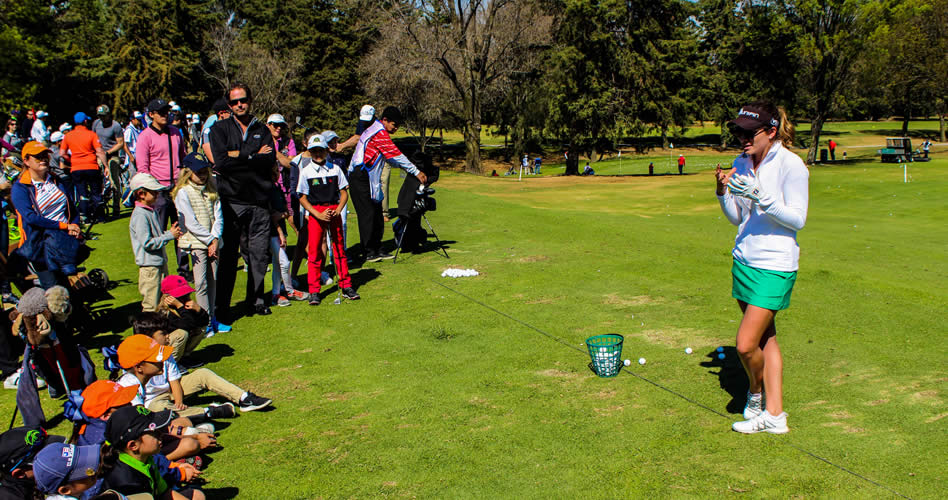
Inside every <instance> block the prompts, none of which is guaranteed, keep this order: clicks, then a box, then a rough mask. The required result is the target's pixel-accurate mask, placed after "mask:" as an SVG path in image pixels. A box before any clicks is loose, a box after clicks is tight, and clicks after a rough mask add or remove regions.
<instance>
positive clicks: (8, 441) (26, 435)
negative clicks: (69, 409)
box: [0, 427, 66, 474]
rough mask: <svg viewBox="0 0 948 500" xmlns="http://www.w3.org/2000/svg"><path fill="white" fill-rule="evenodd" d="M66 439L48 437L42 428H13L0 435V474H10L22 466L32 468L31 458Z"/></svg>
mask: <svg viewBox="0 0 948 500" xmlns="http://www.w3.org/2000/svg"><path fill="white" fill-rule="evenodd" d="M65 441H66V438H64V437H62V436H50V435H48V434H46V431H45V430H43V428H42V427H15V428H13V429H10V430H8V431H7V432H4V433H3V434H0V473H3V474H10V473H12V472H13V470H14V469H21V468H23V466H24V465H29V466H31V467H32V464H33V458H34V457H36V454H37V453H39V452H40V450H42V449H43V448H44V447H45V446H46V445H47V444H50V443H63V442H65Z"/></svg>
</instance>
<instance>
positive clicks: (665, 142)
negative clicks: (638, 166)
mask: <svg viewBox="0 0 948 500" xmlns="http://www.w3.org/2000/svg"><path fill="white" fill-rule="evenodd" d="M662 149H668V127H667V126H666V125H662Z"/></svg>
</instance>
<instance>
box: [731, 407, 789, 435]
mask: <svg viewBox="0 0 948 500" xmlns="http://www.w3.org/2000/svg"><path fill="white" fill-rule="evenodd" d="M731 428H732V429H734V430H735V431H737V432H740V433H743V434H756V433H758V432H769V433H771V434H786V433H788V432H790V428H789V427H787V413H786V412H783V413H781V414H780V415H777V416H776V417H775V416H773V415H771V414H770V412H769V411H766V410H765V411H764V412H762V413H761V414H760V415H757V416H756V417H754V418H750V419H747V420H744V421H742V422H734V424H733V425H731Z"/></svg>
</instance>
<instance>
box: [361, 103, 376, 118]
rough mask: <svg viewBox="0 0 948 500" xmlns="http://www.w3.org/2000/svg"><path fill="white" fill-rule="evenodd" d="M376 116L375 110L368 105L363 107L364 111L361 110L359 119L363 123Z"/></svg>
mask: <svg viewBox="0 0 948 500" xmlns="http://www.w3.org/2000/svg"><path fill="white" fill-rule="evenodd" d="M374 116H375V108H373V107H372V105H371V104H366V105H365V106H362V109H361V110H359V119H360V120H362V121H369V120H371V119H372V117H374Z"/></svg>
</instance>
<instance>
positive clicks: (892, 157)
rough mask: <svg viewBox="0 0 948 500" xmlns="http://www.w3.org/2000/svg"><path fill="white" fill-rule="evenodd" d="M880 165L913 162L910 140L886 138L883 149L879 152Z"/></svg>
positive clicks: (905, 138) (906, 138)
mask: <svg viewBox="0 0 948 500" xmlns="http://www.w3.org/2000/svg"><path fill="white" fill-rule="evenodd" d="M879 154H880V155H882V163H903V162H910V161H913V159H914V158H913V156H912V140H911V139H909V138H908V137H886V139H885V148H884V149H880V150H879Z"/></svg>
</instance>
